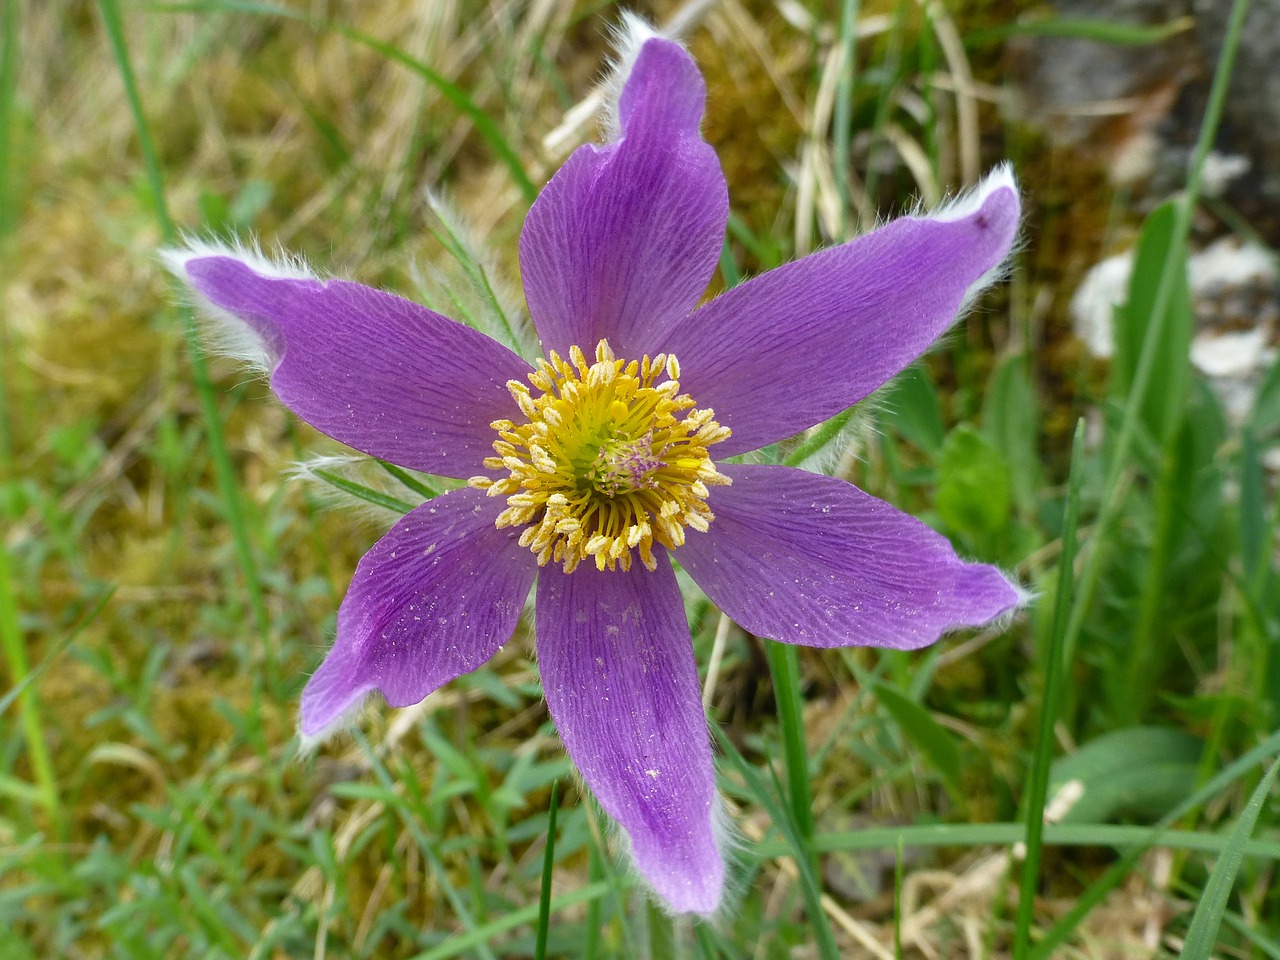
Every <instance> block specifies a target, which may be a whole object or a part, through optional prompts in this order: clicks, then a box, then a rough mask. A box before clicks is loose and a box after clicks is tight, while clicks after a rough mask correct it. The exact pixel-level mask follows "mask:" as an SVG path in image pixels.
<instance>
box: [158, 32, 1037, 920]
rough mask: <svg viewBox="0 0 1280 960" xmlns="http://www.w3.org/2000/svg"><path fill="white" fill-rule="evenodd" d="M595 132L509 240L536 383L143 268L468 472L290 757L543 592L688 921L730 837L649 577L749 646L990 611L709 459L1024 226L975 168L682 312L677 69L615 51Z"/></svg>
mask: <svg viewBox="0 0 1280 960" xmlns="http://www.w3.org/2000/svg"><path fill="white" fill-rule="evenodd" d="M633 32H634V33H635V36H634V37H633V43H632V44H631V48H630V50H629V51H627V55H626V56H625V57H624V60H623V65H622V67H621V68H620V81H621V82H620V84H619V85H618V88H617V89H618V93H617V98H616V103H615V104H614V107H613V109H614V110H615V111H616V114H615V116H614V117H613V120H614V123H613V127H612V129H613V131H614V135H613V137H612V139H611V140H609V141H608V142H605V143H603V144H594V143H593V144H588V145H586V146H583V147H581V148H579V149H578V150H577V151H576V152H575V153H573V154H572V156H570V157H569V159H568V161H567V162H566V163H565V164H564V166H563V167H562V168H561V169H560V170H559V172H558V173H556V175H555V176H554V177H553V178H552V179H551V181H550V182H549V183H548V184H547V185H546V187H545V189H544V190H543V191H542V193H541V195H540V196H539V197H538V199H537V201H536V202H535V203H534V205H533V207H532V209H531V210H530V212H529V215H528V219H527V220H526V222H525V225H524V230H523V233H522V235H521V238H520V266H521V272H522V277H523V283H524V289H525V295H526V299H527V302H528V308H529V313H530V316H531V319H532V322H533V324H534V327H535V329H536V330H537V333H538V336H539V338H540V339H541V342H542V347H543V349H544V350H545V359H541V360H538V361H537V362H536V364H535V365H533V366H531V365H530V364H529V363H528V362H526V361H525V360H524V359H522V358H521V357H520V356H518V355H517V354H516V353H514V352H512V351H511V350H510V349H508V348H507V347H505V346H503V345H501V344H499V343H497V342H495V341H494V340H492V339H489V338H488V337H486V336H484V335H483V334H481V333H480V332H478V331H476V330H474V329H472V328H470V327H468V326H464V325H463V324H461V323H458V322H455V321H453V320H451V319H448V318H446V317H444V316H441V315H440V314H437V313H434V312H432V311H430V310H428V309H426V308H424V307H422V306H419V305H417V304H415V303H411V302H409V301H408V300H404V299H401V298H399V297H396V296H393V295H391V294H388V293H383V292H380V291H378V290H374V289H370V288H368V287H365V286H361V285H359V284H355V283H349V282H345V281H340V280H321V279H317V278H315V277H313V276H311V275H309V274H308V273H307V272H306V271H305V270H304V269H303V268H301V267H300V266H298V265H296V264H291V265H285V266H282V265H280V264H273V263H269V262H267V261H266V260H265V258H262V257H259V256H256V255H253V254H246V253H245V252H244V251H242V250H229V249H223V248H216V247H210V246H196V247H193V248H191V249H187V250H183V251H178V252H173V253H171V254H170V255H169V262H170V265H171V266H172V268H173V269H174V271H175V272H176V273H177V274H178V275H179V276H180V277H181V278H182V279H183V280H185V281H186V282H187V283H188V284H189V286H190V287H191V289H192V290H193V292H194V294H195V295H196V300H197V302H198V303H199V304H200V305H201V306H202V307H203V308H204V309H205V311H206V312H207V313H208V314H209V315H210V316H211V317H212V318H214V319H215V320H217V321H221V322H222V324H223V326H225V327H226V328H228V329H229V330H231V331H232V332H233V333H236V334H237V335H238V336H239V337H240V339H241V341H242V347H243V348H244V350H243V351H242V352H246V353H249V354H252V355H253V356H255V357H256V358H257V360H258V361H260V363H261V365H262V366H263V367H264V369H266V370H267V371H268V372H269V373H270V382H271V386H272V388H273V389H274V391H275V393H276V395H277V396H278V397H279V398H280V399H281V400H282V401H283V402H284V403H285V404H286V405H287V406H288V407H289V408H290V409H292V410H293V411H294V412H295V413H296V414H297V415H298V416H300V417H301V418H302V419H303V420H305V421H307V422H308V423H310V424H312V425H313V426H315V427H316V428H318V429H319V430H321V431H323V432H324V433H326V434H328V435H329V436H331V437H333V438H335V439H337V440H339V441H341V442H343V443H346V444H349V445H350V446H352V447H355V448H356V449H358V450H361V451H364V452H365V453H368V454H371V455H373V456H376V457H381V458H384V459H386V460H388V461H391V462H394V463H396V464H401V465H403V466H405V467H409V468H412V469H415V470H420V471H424V472H427V473H432V474H437V475H441V476H445V477H454V478H458V479H460V480H464V481H466V482H467V484H466V485H465V486H460V487H458V488H456V489H452V490H450V491H449V492H446V493H444V494H442V495H441V496H438V497H436V498H434V499H432V500H429V501H427V502H426V503H423V504H422V505H421V506H419V507H417V508H416V509H414V510H413V511H412V512H410V513H409V514H407V515H406V516H405V517H404V518H403V519H401V520H400V521H399V522H398V523H396V524H395V526H394V527H392V529H391V530H390V531H389V532H388V533H387V534H386V535H385V536H384V537H383V538H382V539H381V540H379V541H378V542H377V543H376V544H375V545H374V546H373V548H372V549H371V550H370V551H369V552H368V553H367V554H366V555H365V557H364V558H363V559H362V560H361V561H360V564H359V566H358V567H357V569H356V572H355V576H354V579H353V580H352V583H351V587H350V590H349V591H348V593H347V595H346V599H345V600H344V601H343V603H342V606H341V608H340V610H339V612H338V626H337V637H336V640H335V642H334V645H333V648H332V650H331V651H330V653H329V655H328V657H327V658H326V659H325V660H324V662H323V664H322V665H321V666H320V668H319V669H318V670H317V671H316V673H315V674H314V676H312V677H311V679H310V682H309V683H308V684H307V686H306V689H305V690H304V691H303V694H302V719H301V731H302V734H303V735H304V737H318V736H323V735H324V734H325V733H327V732H328V731H330V730H332V729H334V728H335V727H337V726H338V725H340V724H341V723H342V722H344V721H345V720H346V719H348V718H349V717H350V715H351V713H352V711H353V710H354V709H355V708H356V707H357V706H358V704H359V703H360V702H361V701H362V700H363V698H364V697H365V696H366V695H367V694H368V693H370V692H371V691H375V690H376V691H380V692H381V693H382V695H383V696H384V697H385V698H386V700H387V702H388V703H389V704H391V705H392V706H406V705H409V704H413V703H416V702H418V701H420V700H422V699H423V698H424V697H425V696H427V695H428V694H429V693H431V692H432V691H433V690H435V689H436V688H438V687H439V686H441V685H442V684H444V683H446V682H448V681H449V680H451V679H453V678H455V677H458V676H460V675H462V674H465V673H467V672H468V671H471V670H474V669H476V668H477V667H479V666H480V665H481V664H483V663H484V662H485V661H486V660H488V659H489V658H490V657H491V656H492V655H493V654H494V653H495V652H496V651H497V650H498V648H499V647H500V646H502V644H503V643H505V642H506V641H507V640H508V639H509V638H510V637H511V635H512V633H513V632H514V630H515V628H516V623H517V619H518V618H519V616H520V613H521V610H522V608H523V606H524V603H525V600H526V598H527V596H528V594H529V591H530V589H531V588H533V586H534V583H535V581H536V583H537V587H536V589H537V596H536V614H535V634H536V645H537V656H538V662H539V668H540V671H541V674H542V683H543V687H544V690H545V693H546V699H547V705H548V707H549V709H550V712H551V715H552V717H553V718H554V720H555V722H556V725H557V727H558V729H559V732H560V735H561V736H562V738H563V740H564V743H565V746H566V748H567V749H568V752H569V754H570V756H571V757H572V759H573V761H574V763H575V764H576V765H577V767H578V769H579V770H580V771H581V773H582V776H583V778H584V779H585V780H586V783H587V784H588V785H589V787H590V789H591V790H592V791H593V792H594V794H595V796H596V798H597V799H598V800H599V802H600V804H601V806H602V807H603V808H604V809H605V811H607V812H608V814H609V815H610V816H611V817H612V818H613V819H614V820H616V821H617V822H618V824H620V825H621V827H622V828H623V830H624V831H625V833H626V835H627V838H628V839H629V842H630V850H631V855H632V857H633V858H634V862H635V866H636V868H637V870H638V872H639V873H640V875H641V876H642V877H643V879H644V881H645V882H646V883H647V884H648V885H649V886H650V887H651V888H652V889H653V891H654V892H656V894H657V895H658V896H659V897H660V898H661V899H662V900H663V901H665V902H666V904H667V905H668V906H669V907H670V908H671V909H673V910H675V911H678V912H693V913H698V914H704V915H705V914H710V913H712V912H713V911H715V909H716V908H717V906H718V904H719V903H720V900H721V897H722V891H723V887H724V875H725V867H724V857H723V850H722V846H723V844H724V839H723V838H724V830H723V828H722V825H721V822H720V820H721V817H722V814H721V812H720V803H719V800H718V798H717V795H716V792H715V785H714V773H713V763H712V750H711V743H710V738H709V737H708V732H707V727H706V721H705V718H704V715H703V711H702V707H701V703H700V697H699V682H698V673H697V666H696V664H695V662H694V655H693V649H692V644H691V641H690V632H689V626H688V623H687V621H686V618H685V614H684V606H683V602H682V598H681V593H680V588H679V586H678V585H677V581H676V576H675V573H674V572H673V568H672V562H673V560H674V561H676V562H678V563H679V564H680V566H681V567H682V568H683V569H684V570H685V571H687V573H688V574H689V575H690V576H691V577H692V578H693V579H694V580H695V581H696V582H697V583H698V585H699V586H700V587H701V588H702V589H703V590H704V591H705V592H706V594H707V595H708V596H709V597H710V598H711V600H712V601H714V603H715V604H716V605H717V606H718V607H719V608H720V609H721V610H723V611H724V612H725V613H727V614H728V615H729V616H730V617H732V618H733V619H734V620H735V621H736V622H737V623H738V624H740V625H741V626H742V627H743V628H744V629H746V630H747V631H749V632H750V633H752V634H756V635H758V636H761V637H768V638H772V639H774V640H778V641H781V642H783V643H798V644H809V645H812V646H817V647H836V646H842V645H849V644H863V645H872V646H881V647H893V648H897V649H914V648H918V647H922V646H924V645H926V644H930V643H933V642H934V641H935V640H937V639H938V637H939V636H940V635H941V634H943V633H944V632H946V631H948V630H951V629H954V628H960V627H969V626H976V625H980V624H984V623H986V622H988V621H990V620H992V619H993V618H996V617H998V616H1000V615H1001V614H1003V613H1006V612H1007V611H1010V610H1011V609H1013V608H1014V607H1015V606H1016V605H1017V604H1018V602H1019V592H1018V590H1017V589H1016V588H1015V587H1014V586H1012V585H1011V584H1010V583H1009V582H1008V581H1007V580H1006V579H1005V577H1004V576H1003V575H1002V574H1001V573H1000V572H999V571H998V570H996V569H995V568H993V567H989V566H983V565H980V564H972V563H965V562H963V561H961V560H960V559H958V558H957V556H956V554H955V552H954V551H953V549H952V547H951V545H950V544H949V543H948V542H947V541H946V540H945V539H944V538H943V537H941V536H940V535H938V534H937V533H934V532H933V531H931V530H930V529H929V528H927V527H926V526H925V525H924V524H923V523H921V522H919V521H918V520H916V519H914V518H912V517H909V516H907V515H905V514H902V513H900V512H898V511H897V510H895V509H894V508H892V507H890V506H888V505H887V504H885V503H883V502H881V501H879V500H877V499H875V498H873V497H871V496H869V495H868V494H866V493H863V492H862V491H861V490H858V489H857V488H856V487H854V486H852V485H851V484H849V483H847V482H845V481H844V480H841V479H836V478H832V477H828V476H820V475H815V474H812V473H808V472H802V471H800V470H797V469H792V468H788V467H784V466H777V465H769V464H760V463H756V464H751V463H739V462H733V461H732V460H731V459H730V458H734V457H735V456H737V455H738V454H743V453H747V452H749V451H752V450H755V449H757V448H760V447H762V446H765V445H767V444H770V443H773V442H775V441H778V440H781V439H784V438H787V437H790V436H792V435H794V434H796V433H797V432H799V431H801V430H804V429H806V428H808V427H810V426H813V425H814V424H817V423H819V422H821V421H823V420H825V419H827V418H829V417H831V416H833V415H834V414H836V413H837V412H839V411H841V410H843V409H845V408H847V407H849V406H850V405H851V404H853V403H855V402H857V401H858V400H860V399H862V398H863V397H865V396H867V395H868V394H870V393H871V392H872V391H873V390H875V389H876V388H877V387H879V386H880V385H881V384H883V383H884V382H885V381H886V380H887V379H889V378H890V377H892V376H893V375H894V374H896V373H897V372H899V371H900V370H902V369H903V367H904V366H906V365H907V364H908V363H909V362H911V360H913V359H914V358H915V357H917V356H919V355H920V354H921V353H922V352H923V351H924V350H925V349H926V348H927V347H928V346H929V344H930V343H932V342H933V341H934V340H935V339H936V338H937V337H938V336H939V335H940V334H941V333H942V332H943V331H944V330H945V329H946V328H947V327H948V325H950V323H951V322H952V320H953V319H954V318H955V316H956V314H957V312H958V311H959V310H961V309H962V308H963V307H964V306H965V305H966V304H967V303H968V302H969V301H970V300H971V299H972V298H973V297H974V295H975V294H976V292H977V291H979V290H980V289H981V288H982V287H983V286H984V285H985V284H986V283H987V282H989V281H990V280H991V279H992V277H993V276H994V275H995V274H996V272H997V271H998V267H999V265H1000V264H1001V262H1002V261H1003V260H1004V259H1005V257H1006V255H1007V254H1008V251H1009V249H1010V245H1011V243H1012V241H1013V239H1014V235H1015V232H1016V228H1017V222H1018V216H1019V202H1018V195H1017V191H1016V188H1015V185H1014V183H1013V179H1012V176H1011V175H1010V174H1009V172H1008V171H1007V169H1001V170H998V171H997V172H995V173H994V174H993V175H991V176H990V177H988V178H987V180H986V181H985V182H983V183H982V184H981V185H979V187H978V188H977V189H976V190H975V191H973V192H972V193H971V194H970V195H969V196H968V197H966V198H962V199H961V200H960V201H958V202H956V203H953V204H952V205H951V206H949V207H947V208H944V209H943V210H941V211H938V212H936V213H934V214H932V215H930V216H912V217H906V218H903V219H899V220H896V221H893V222H890V223H888V224H886V225H884V226H882V227H880V228H879V229H877V230H875V231H874V232H872V233H869V234H867V235H865V236H862V237H860V238H858V239H856V240H854V241H852V242H850V243H846V244H844V245H842V246H838V247H834V248H831V249H826V250H823V251H821V252H818V253H814V254H812V255H810V256H807V257H805V258H803V259H801V260H798V261H796V262H793V263H790V264H787V265H785V266H782V267H780V268H778V269H776V270H772V271H770V272H768V273H765V274H763V275H761V276H759V277H756V278H754V279H751V280H749V281H747V282H746V283H743V284H741V285H739V286H737V287H735V288H733V289H731V290H729V291H727V292H725V293H723V294H721V295H719V296H717V297H715V298H714V299H712V300H710V301H709V302H706V303H704V304H702V305H701V306H699V300H700V298H701V296H702V294H703V293H704V291H705V290H706V287H707V284H708V282H709V281H710V279H711V276H712V273H713V272H714V270H715V268H716V265H717V261H718V257H719V254H720V249H721V244H722V240H723V237H724V231H725V225H726V220H727V216H728V196H727V190H726V186H725V179H724V176H723V174H722V172H721V169H720V166H719V163H718V161H717V159H716V156H715V154H714V152H713V151H712V149H711V148H710V147H709V146H708V145H707V144H706V143H705V142H703V140H702V139H701V137H700V136H699V132H698V127H699V123H700V120H701V117H702V112H703V104H704V99H705V88H704V85H703V80H702V77H701V76H700V74H699V72H698V69H697V67H696V66H695V65H694V62H693V60H692V59H691V58H690V57H689V55H688V54H687V53H686V52H685V51H684V49H683V48H682V47H680V46H679V45H678V44H677V43H675V42H673V41H670V40H667V39H665V38H662V37H660V36H656V35H653V34H651V33H644V32H642V31H640V32H635V31H633Z"/></svg>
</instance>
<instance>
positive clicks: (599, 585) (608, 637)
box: [537, 550, 724, 914]
mask: <svg viewBox="0 0 1280 960" xmlns="http://www.w3.org/2000/svg"><path fill="white" fill-rule="evenodd" d="M660 552H661V551H660V550H655V551H654V554H655V556H656V557H657V560H658V567H657V569H656V570H655V571H654V572H652V573H650V572H649V571H647V570H645V569H644V567H643V566H642V565H641V564H638V563H636V564H633V565H632V567H631V570H630V571H627V572H624V571H622V570H620V569H619V570H614V571H604V572H600V571H598V570H596V569H595V567H594V566H593V565H592V564H588V563H584V564H582V566H580V567H578V568H577V569H576V570H575V571H574V572H573V573H572V574H565V573H563V572H562V571H561V570H560V568H559V567H557V566H556V565H555V564H550V565H548V566H546V567H543V568H542V571H541V573H540V574H539V577H538V606H537V637H538V665H539V669H540V670H541V672H542V686H543V689H544V690H545V692H546V696H547V706H548V707H549V708H550V709H551V715H552V717H554V718H555V721H556V726H557V727H558V728H559V730H560V736H561V738H562V739H563V740H564V743H565V747H566V748H567V749H568V751H569V756H570V757H572V758H573V762H574V763H575V764H576V765H577V767H578V769H579V770H580V771H582V775H583V777H585V778H586V781H587V784H588V786H590V787H591V791H592V792H593V793H594V794H595V795H596V798H597V799H598V800H599V801H600V805H601V806H602V807H604V809H605V811H606V812H607V813H608V814H609V816H611V817H613V819H614V820H616V821H618V823H620V824H621V825H622V827H623V829H625V830H626V832H627V834H628V836H629V837H630V838H631V851H632V854H633V856H634V857H635V863H636V867H637V868H638V869H639V871H640V874H641V876H642V877H643V878H644V879H645V880H646V881H647V882H648V884H649V885H650V886H651V887H652V888H653V889H654V891H656V892H657V894H658V895H659V896H660V897H662V899H663V900H665V901H666V902H667V903H668V904H669V905H670V906H671V907H672V909H674V910H676V911H678V912H681V913H685V912H692V913H700V914H709V913H711V912H712V911H714V910H715V908H716V906H717V904H718V903H719V902H720V895H721V891H722V888H723V884H724V861H723V859H722V857H721V854H720V851H719V849H718V847H717V844H716V840H715V836H714V822H715V817H716V814H717V812H718V809H719V807H718V804H719V801H718V798H717V796H716V792H715V772H714V767H713V765H712V759H711V744H710V742H709V740H708V738H707V725H706V720H705V718H704V717H703V713H702V701H701V697H700V694H699V691H698V669H697V665H696V664H695V663H694V659H693V645H692V643H691V642H690V639H689V626H688V623H687V622H686V621H685V616H684V604H683V602H682V600H681V598H680V589H679V587H678V586H677V585H676V579H675V575H674V574H673V573H672V571H671V564H670V562H669V561H668V560H667V558H666V556H665V554H664V555H661V556H658V554H659V553H660Z"/></svg>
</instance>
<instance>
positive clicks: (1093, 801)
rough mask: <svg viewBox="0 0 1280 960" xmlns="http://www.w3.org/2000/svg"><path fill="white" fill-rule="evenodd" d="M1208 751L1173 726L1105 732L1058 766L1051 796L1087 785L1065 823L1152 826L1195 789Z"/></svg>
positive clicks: (1053, 774) (1051, 787)
mask: <svg viewBox="0 0 1280 960" xmlns="http://www.w3.org/2000/svg"><path fill="white" fill-rule="evenodd" d="M1203 749H1204V745H1203V744H1202V743H1201V742H1200V740H1199V739H1198V738H1196V737H1193V736H1191V735H1190V734H1188V733H1184V732H1183V731H1181V730H1175V729H1173V728H1171V727H1128V728H1126V729H1124V730H1116V731H1113V732H1111V733H1106V734H1103V735H1102V736H1100V737H1098V738H1097V739H1095V740H1092V741H1090V742H1089V743H1087V744H1085V745H1084V746H1083V747H1081V748H1080V749H1079V750H1077V751H1076V752H1075V753H1073V754H1071V755H1070V756H1067V757H1063V758H1061V759H1060V760H1058V761H1057V762H1056V763H1054V765H1053V768H1052V771H1051V772H1050V775H1049V783H1050V796H1052V795H1053V794H1054V793H1055V792H1056V791H1057V790H1058V789H1060V788H1061V787H1062V786H1063V785H1065V784H1066V783H1068V782H1070V781H1073V780H1074V781H1078V782H1079V783H1080V784H1081V785H1082V786H1083V787H1084V793H1083V795H1082V796H1081V797H1080V799H1079V800H1078V801H1076V803H1075V804H1074V805H1073V806H1072V807H1071V809H1070V810H1069V811H1068V812H1067V814H1066V815H1065V816H1063V817H1062V818H1061V822H1062V823H1104V822H1107V821H1109V820H1116V819H1120V818H1123V817H1132V818H1136V819H1139V820H1142V821H1144V822H1152V821H1154V820H1157V819H1159V818H1160V817H1161V816H1163V815H1164V814H1165V813H1167V812H1168V811H1170V810H1172V809H1173V808H1174V807H1175V806H1176V805H1177V804H1178V803H1179V802H1180V801H1181V800H1182V799H1183V798H1185V797H1186V796H1187V795H1189V794H1190V793H1192V792H1193V791H1194V790H1195V787H1196V778H1197V771H1198V769H1199V763H1200V756H1201V753H1202V751H1203Z"/></svg>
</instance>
